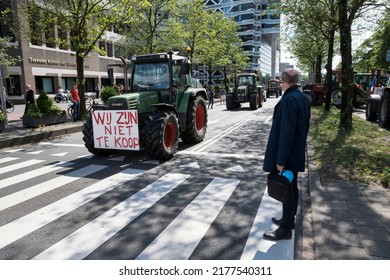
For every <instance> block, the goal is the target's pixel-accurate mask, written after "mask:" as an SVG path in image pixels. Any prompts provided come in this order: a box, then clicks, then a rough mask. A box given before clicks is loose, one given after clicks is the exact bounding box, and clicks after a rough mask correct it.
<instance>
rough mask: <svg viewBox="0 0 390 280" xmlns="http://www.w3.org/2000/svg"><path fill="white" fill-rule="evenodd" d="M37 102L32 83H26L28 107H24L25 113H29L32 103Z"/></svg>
mask: <svg viewBox="0 0 390 280" xmlns="http://www.w3.org/2000/svg"><path fill="white" fill-rule="evenodd" d="M34 103H35V98H34V91H33V90H32V89H31V86H30V85H26V107H25V108H24V115H25V114H26V113H27V111H28V109H29V107H30V105H31V104H34Z"/></svg>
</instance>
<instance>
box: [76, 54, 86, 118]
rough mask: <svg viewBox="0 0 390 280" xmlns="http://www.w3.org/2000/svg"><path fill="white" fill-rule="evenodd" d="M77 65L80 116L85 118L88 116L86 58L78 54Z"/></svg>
mask: <svg viewBox="0 0 390 280" xmlns="http://www.w3.org/2000/svg"><path fill="white" fill-rule="evenodd" d="M76 64H77V88H78V91H79V95H80V116H81V117H82V118H84V116H85V115H86V113H87V112H86V111H87V110H86V108H85V93H84V89H85V78H84V57H82V56H81V55H80V54H79V53H77V52H76Z"/></svg>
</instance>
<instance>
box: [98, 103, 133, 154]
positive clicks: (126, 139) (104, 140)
mask: <svg viewBox="0 0 390 280" xmlns="http://www.w3.org/2000/svg"><path fill="white" fill-rule="evenodd" d="M92 123H93V137H94V144H95V148H96V149H115V150H137V151H138V150H139V149H140V146H139V131H138V113H137V110H121V111H112V110H95V111H93V112H92Z"/></svg>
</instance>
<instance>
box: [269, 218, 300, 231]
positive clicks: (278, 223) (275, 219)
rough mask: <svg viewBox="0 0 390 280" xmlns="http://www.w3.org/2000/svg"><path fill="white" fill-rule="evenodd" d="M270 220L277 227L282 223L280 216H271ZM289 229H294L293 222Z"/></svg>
mask: <svg viewBox="0 0 390 280" xmlns="http://www.w3.org/2000/svg"><path fill="white" fill-rule="evenodd" d="M271 220H272V222H273V223H274V224H275V225H277V226H278V227H279V226H280V225H281V224H282V218H280V219H277V218H275V217H272V219H271ZM291 229H295V223H294V224H293V226H292V228H291Z"/></svg>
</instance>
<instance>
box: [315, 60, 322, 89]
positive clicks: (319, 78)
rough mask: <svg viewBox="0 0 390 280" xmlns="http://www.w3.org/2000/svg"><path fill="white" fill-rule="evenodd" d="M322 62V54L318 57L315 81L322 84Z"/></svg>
mask: <svg viewBox="0 0 390 280" xmlns="http://www.w3.org/2000/svg"><path fill="white" fill-rule="evenodd" d="M321 62H322V55H317V59H316V64H315V65H316V66H315V70H316V72H315V82H316V83H317V84H320V83H321V82H322V81H321Z"/></svg>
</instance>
